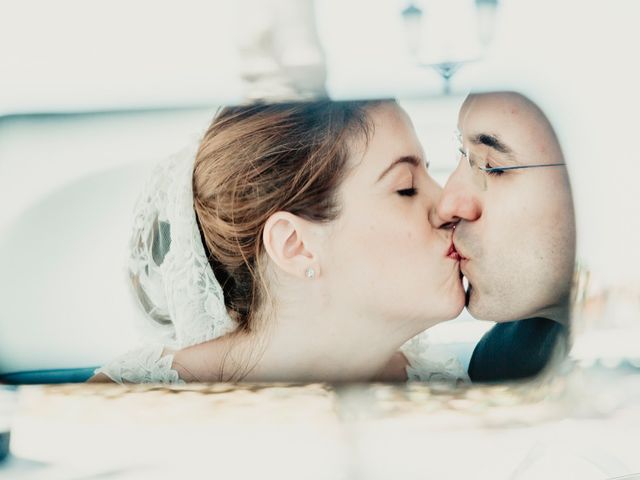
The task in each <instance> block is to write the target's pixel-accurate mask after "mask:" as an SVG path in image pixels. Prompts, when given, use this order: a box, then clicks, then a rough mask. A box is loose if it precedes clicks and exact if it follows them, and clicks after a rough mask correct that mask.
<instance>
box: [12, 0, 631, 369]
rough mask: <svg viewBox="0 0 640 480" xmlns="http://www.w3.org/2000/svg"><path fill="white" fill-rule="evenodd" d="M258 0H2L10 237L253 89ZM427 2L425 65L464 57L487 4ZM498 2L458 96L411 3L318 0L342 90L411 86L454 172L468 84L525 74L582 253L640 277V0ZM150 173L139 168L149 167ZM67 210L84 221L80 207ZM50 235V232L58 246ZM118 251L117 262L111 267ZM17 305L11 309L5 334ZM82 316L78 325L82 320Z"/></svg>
mask: <svg viewBox="0 0 640 480" xmlns="http://www.w3.org/2000/svg"><path fill="white" fill-rule="evenodd" d="M256 1H257V0H247V1H244V2H241V1H237V0H235V1H231V0H229V1H215V2H214V1H205V0H185V1H182V2H180V3H179V4H178V3H169V2H166V3H165V2H154V1H149V0H139V1H135V2H131V1H124V0H114V1H111V2H108V3H105V2H95V1H86V0H84V1H81V0H59V1H55V2H52V1H37V0H2V1H1V2H0V240H2V239H3V237H2V236H5V237H4V238H5V239H7V238H9V237H7V236H6V235H7V232H9V231H10V230H11V229H12V228H13V226H14V225H15V223H16V222H19V221H20V219H21V218H24V215H25V212H29V211H32V210H34V209H35V210H38V209H40V210H41V209H42V208H45V207H43V203H45V204H46V202H47V201H48V200H47V199H48V198H49V196H50V195H52V194H54V193H55V192H59V191H62V190H64V189H65V188H67V187H68V186H70V185H73V184H74V182H82V181H83V179H86V178H89V177H90V176H92V175H94V174H99V173H100V172H107V171H110V170H113V169H126V168H127V167H128V166H131V165H134V164H137V165H141V166H144V165H147V164H148V163H149V162H152V161H154V160H157V159H159V158H162V157H164V156H166V155H168V154H170V153H172V152H175V151H176V150H179V149H180V148H181V147H182V146H183V145H184V144H185V143H186V142H189V141H193V140H194V139H197V137H198V135H199V134H200V133H201V132H202V130H203V129H204V128H206V126H207V124H208V122H209V121H210V119H211V117H212V115H213V113H214V112H215V106H216V105H219V104H222V103H229V102H235V101H238V100H240V99H241V98H242V95H243V87H242V85H241V81H240V80H241V71H240V68H241V59H240V57H239V56H238V53H237V49H236V46H237V43H238V39H241V38H242V36H243V35H244V34H245V33H246V32H245V30H244V28H243V27H244V26H246V25H248V24H249V19H250V18H251V15H252V13H253V12H254V10H255V9H256V8H257V7H256V5H257V3H256ZM276 3H280V4H284V3H286V2H285V0H277V2H276ZM420 4H421V6H422V8H423V9H424V11H425V14H426V15H427V16H428V15H429V14H430V13H431V14H433V13H434V12H437V17H433V16H432V18H438V19H440V20H439V21H438V22H434V21H433V20H432V21H430V23H428V25H429V26H430V28H432V29H435V30H434V31H435V32H436V33H435V34H434V33H433V32H432V33H430V34H428V35H426V37H428V38H438V39H439V42H440V43H439V44H438V45H437V46H436V47H434V49H432V50H430V49H429V48H427V47H429V45H427V47H425V52H424V54H425V55H424V58H423V61H424V62H433V61H441V60H442V59H443V58H446V55H447V54H450V55H452V58H454V59H455V60H460V59H462V60H466V59H473V58H476V57H477V55H478V48H479V47H478V45H475V44H474V43H473V38H474V34H473V32H474V31H475V30H474V29H475V28H476V25H475V23H474V17H473V14H472V12H473V11H474V10H473V9H474V8H475V4H474V2H473V1H472V0H430V1H427V0H425V1H423V2H420ZM498 5H499V8H498V10H497V15H496V18H495V29H494V31H493V41H492V42H491V43H490V44H489V45H488V47H487V48H486V49H484V50H483V57H482V60H481V61H476V62H472V63H469V64H466V65H464V66H463V67H462V68H461V69H460V71H458V73H456V74H455V76H454V77H453V79H452V82H451V89H452V95H451V96H448V97H443V96H442V86H443V82H442V79H441V78H440V76H439V75H438V73H437V72H436V71H435V70H434V69H432V68H430V67H424V66H423V67H420V66H417V65H416V63H415V61H414V59H413V58H412V57H411V55H410V53H409V50H408V48H407V44H406V38H405V31H404V26H403V21H402V17H401V11H402V9H403V8H405V7H406V6H407V2H405V1H400V0H387V1H376V2H370V1H365V0H351V1H338V0H324V1H322V0H318V1H317V2H316V6H315V12H316V17H317V27H318V34H319V37H320V41H321V45H322V48H323V50H324V54H325V57H326V63H327V90H328V92H329V93H330V95H331V96H332V97H333V98H353V97H358V98H360V97H368V96H384V97H389V96H396V97H399V98H409V97H412V98H414V100H413V101H411V102H409V101H407V102H405V101H403V102H401V103H403V105H405V106H406V108H407V109H408V110H409V112H410V114H411V115H412V117H413V120H414V123H415V125H416V128H417V131H418V133H419V135H420V137H421V140H422V142H423V144H424V146H425V150H426V153H427V156H428V157H429V159H430V161H431V164H432V173H433V174H434V176H435V177H436V178H437V179H438V180H439V181H440V182H444V181H445V179H446V176H447V174H448V173H449V172H450V170H451V169H452V168H453V166H454V164H453V155H454V153H453V150H452V148H451V143H450V139H451V131H452V130H453V128H454V126H455V121H456V115H457V109H458V106H459V105H460V103H461V102H462V100H463V99H464V95H465V94H466V93H467V92H468V91H469V90H470V89H497V88H510V89H513V88H517V89H519V90H521V91H523V92H524V93H526V94H528V95H530V96H531V97H532V98H533V99H534V100H535V101H537V102H538V103H540V104H541V106H542V107H543V109H544V110H545V111H546V112H547V113H548V114H549V116H550V118H551V120H552V122H553V123H554V125H555V126H556V128H557V130H558V133H559V137H560V139H561V141H562V143H563V147H564V149H565V152H566V156H567V158H568V161H569V164H570V170H571V173H572V178H573V183H574V191H575V195H576V199H577V215H578V227H579V251H580V256H581V258H585V259H587V261H588V263H589V265H590V267H591V268H592V269H593V270H594V271H595V272H597V273H598V276H599V278H601V279H603V281H610V282H638V278H639V275H640V274H639V273H638V269H637V267H638V265H640V249H638V248H636V245H637V244H638V243H639V242H640V215H638V214H637V207H636V205H637V193H636V192H637V191H638V185H637V184H638V178H639V175H638V174H639V173H640V167H639V166H638V159H637V158H636V153H635V148H634V146H633V142H634V138H635V137H636V135H637V133H636V125H637V123H638V122H637V120H636V111H637V109H638V107H639V106H640V101H639V96H638V91H637V86H638V85H640V69H639V68H638V61H637V52H636V51H635V50H636V49H637V45H640V33H639V32H640V29H638V28H637V22H638V19H640V2H637V1H635V0H613V1H606V2H605V1H602V0H600V1H579V0H566V1H563V2H558V1H553V0H538V1H533V0H503V1H500V2H499V3H498ZM252 21H255V19H253V20H252ZM416 99H417V100H416ZM61 114H63V115H61ZM136 171H137V172H139V174H140V178H142V177H143V173H144V171H145V170H144V168H142V167H141V168H140V169H138V170H136ZM134 180H135V181H134ZM136 181H137V179H131V181H130V182H131V185H135V184H136V183H135V182H136ZM120 194H121V195H123V196H124V195H125V192H120ZM134 194H135V191H133V190H132V191H127V192H126V195H129V197H126V198H125V197H121V202H122V205H125V204H126V202H125V200H127V199H129V198H130V199H131V200H130V201H131V202H133V198H134V197H135V195H134ZM127 201H129V200H127ZM86 207H87V208H98V206H96V205H90V204H87V205H86ZM106 207H107V206H105V205H102V206H100V208H102V209H103V210H104V209H105V208H106ZM40 210H38V211H40ZM110 218H113V222H114V223H113V225H112V226H111V227H109V228H111V235H112V238H111V237H110V240H109V241H112V242H118V241H121V242H122V243H121V245H119V246H115V245H114V247H113V248H114V249H116V248H118V249H121V250H122V251H123V252H124V250H125V248H126V242H127V238H128V233H127V232H128V228H127V225H128V221H129V220H128V217H127V215H126V212H125V214H123V215H121V216H118V217H117V218H116V216H115V215H112V217H110ZM64 221H65V223H66V224H70V225H73V224H74V219H73V218H66V219H65V220H64ZM76 223H77V222H76ZM60 228H61V229H62V228H63V225H60ZM105 228H106V227H105ZM117 229H121V230H122V234H120V233H119V232H120V230H117ZM48 233H49V232H42V241H43V248H44V251H46V240H47V238H48V236H47V235H48ZM116 233H117V234H116ZM118 239H120V240H118ZM19 253H20V254H22V255H24V256H25V258H28V257H30V256H31V257H32V256H33V255H32V252H19ZM92 254H93V255H94V256H95V254H94V252H91V251H89V250H87V251H86V252H84V255H85V256H84V257H83V256H82V255H80V254H79V257H78V258H80V257H81V258H82V261H83V262H87V261H91V258H92V256H91V255H92ZM7 255H12V253H11V252H8V253H7V252H5V256H7ZM117 261H119V259H118V258H111V259H103V262H104V265H105V267H106V266H107V265H109V264H111V265H113V262H117ZM121 273H123V272H121ZM56 278H57V280H56V281H57V282H64V281H66V280H63V279H61V278H58V277H56ZM18 293H19V292H18ZM120 293H121V292H120ZM120 293H119V294H120ZM3 294H6V291H5V292H4V293H3ZM23 294H24V292H23ZM109 294H110V292H102V296H103V297H104V296H105V295H106V296H108V295H109ZM114 295H115V294H114ZM65 300H66V299H64V298H62V299H58V302H59V303H58V304H57V305H58V307H60V309H62V310H61V311H60V312H59V315H60V316H63V317H65V318H68V317H69V316H74V315H79V314H80V313H81V311H82V310H75V311H65V310H64V308H67V307H65ZM90 301H93V300H91V299H87V301H86V302H85V304H86V303H89V302H90ZM14 303H15V302H14ZM67 303H68V302H67ZM63 307H64V308H63ZM20 313H22V312H20V311H14V312H13V313H12V314H14V315H20ZM44 313H45V312H40V314H44ZM116 313H117V312H114V315H116ZM37 314H38V312H36V311H33V315H37ZM86 314H88V315H91V314H93V312H91V311H86ZM6 315H7V314H6V312H5V316H4V318H3V319H2V322H4V323H0V330H3V331H2V332H0V336H5V338H7V335H8V334H7V331H8V330H7V329H8V328H9V327H8V325H9V324H8V322H9V317H7V316H6ZM80 321H81V320H80V319H78V320H77V322H78V325H76V327H74V328H81V326H80V323H79V322H80ZM113 321H119V322H121V323H122V325H123V327H122V328H123V329H125V327H124V325H125V324H126V325H129V322H128V320H127V319H118V320H113ZM52 323H54V324H55V321H53V319H52ZM85 328H87V330H89V328H88V327H85ZM106 330H107V329H106V328H105V331H106ZM109 330H113V329H112V328H111V329H109ZM123 331H126V329H125V330H123ZM52 332H53V329H52ZM115 340H117V339H114V341H115ZM18 343H19V342H17V343H16V344H18ZM43 343H44V342H43ZM107 353H109V352H107V351H104V352H102V354H103V355H107ZM0 362H1V359H0Z"/></svg>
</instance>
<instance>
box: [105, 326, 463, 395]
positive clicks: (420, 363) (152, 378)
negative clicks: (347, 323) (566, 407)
mask: <svg viewBox="0 0 640 480" xmlns="http://www.w3.org/2000/svg"><path fill="white" fill-rule="evenodd" d="M400 350H401V352H402V353H403V354H404V356H405V357H406V358H407V360H408V361H409V365H408V366H407V367H406V371H407V380H408V381H409V382H411V381H420V382H438V383H447V384H451V385H457V384H460V383H469V382H470V380H469V376H468V375H467V372H466V371H465V369H464V368H463V366H462V364H461V363H460V360H459V359H458V358H457V356H456V355H455V354H454V353H453V352H451V351H449V350H448V349H447V348H446V347H445V346H443V345H438V344H433V343H431V342H430V340H429V335H428V333H427V332H423V333H422V334H420V335H417V336H416V337H414V338H412V339H411V340H409V341H408V342H407V343H405V344H404V345H403V346H402V348H401V349H400ZM172 363H173V353H172V350H170V349H167V348H166V347H165V346H164V345H162V344H154V345H148V346H146V347H142V348H140V349H137V350H132V351H130V352H128V353H126V354H124V355H122V356H121V357H118V358H116V359H115V360H113V361H112V362H110V363H109V364H107V365H105V366H104V367H101V368H99V369H97V370H96V373H103V374H105V375H107V376H108V377H109V378H111V380H113V381H114V382H117V383H164V384H183V383H185V382H184V380H182V379H181V378H180V377H179V376H178V372H176V371H175V370H174V369H173V368H172Z"/></svg>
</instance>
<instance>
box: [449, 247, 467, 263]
mask: <svg viewBox="0 0 640 480" xmlns="http://www.w3.org/2000/svg"><path fill="white" fill-rule="evenodd" d="M447 257H449V258H450V259H452V260H455V261H456V262H459V261H461V260H466V257H463V256H462V255H460V253H459V252H458V250H456V246H455V244H454V243H453V242H451V245H450V246H449V250H448V251H447Z"/></svg>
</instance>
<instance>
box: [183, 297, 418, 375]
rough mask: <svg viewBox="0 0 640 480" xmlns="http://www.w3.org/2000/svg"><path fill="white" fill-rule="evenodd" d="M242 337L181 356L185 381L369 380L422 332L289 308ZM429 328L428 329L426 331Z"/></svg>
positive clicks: (352, 315)
mask: <svg viewBox="0 0 640 480" xmlns="http://www.w3.org/2000/svg"><path fill="white" fill-rule="evenodd" d="M256 323H257V327H256V328H255V329H254V331H252V332H238V333H233V334H230V335H227V336H225V337H222V338H219V339H216V340H212V341H210V342H207V343H205V344H202V345H196V346H195V347H190V348H189V349H186V350H183V351H181V352H178V353H177V354H176V356H175V357H174V368H175V369H176V370H178V372H179V374H180V376H181V377H182V378H184V379H185V380H200V381H219V380H224V381H237V380H243V381H248V382H271V381H285V382H316V381H317V382H324V381H326V382H342V381H345V382H346V381H369V380H371V379H373V378H374V377H376V375H378V374H379V373H380V371H382V370H383V369H384V368H385V366H386V365H387V364H388V363H389V361H390V360H391V358H392V357H393V356H394V354H395V353H396V352H397V351H398V348H399V347H400V346H401V345H402V344H403V343H404V342H405V341H406V340H408V339H409V338H410V337H411V336H413V335H415V334H416V333H418V331H419V329H418V331H415V330H416V327H415V323H413V322H411V323H410V322H407V323H403V322H398V325H394V326H393V328H391V326H390V325H389V323H388V321H384V320H382V319H375V318H364V317H362V316H359V315H357V314H355V313H352V312H345V311H341V312H339V311H336V310H335V309H332V308H322V306H320V305H305V306H304V308H302V306H301V308H299V309H298V308H295V306H294V305H291V304H290V305H289V308H288V309H287V310H286V311H281V312H280V313H279V314H278V315H273V316H266V315H265V316H263V317H261V318H258V321H257V322H256ZM425 328H426V327H425Z"/></svg>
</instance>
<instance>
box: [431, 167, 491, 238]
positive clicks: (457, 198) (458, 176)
mask: <svg viewBox="0 0 640 480" xmlns="http://www.w3.org/2000/svg"><path fill="white" fill-rule="evenodd" d="M460 170H461V168H460V167H459V168H458V169H456V171H454V172H453V174H452V175H451V177H449V180H448V181H447V184H446V185H445V187H444V190H443V192H442V195H441V196H440V201H439V202H438V204H437V205H436V212H435V226H437V227H439V228H446V227H448V226H452V225H455V224H456V223H458V222H459V221H461V220H466V221H468V222H473V221H475V220H478V219H479V218H480V216H481V215H482V203H481V199H480V197H479V195H478V191H477V188H476V187H475V186H474V185H473V184H472V182H471V181H470V179H469V178H466V177H465V175H464V172H461V171H460Z"/></svg>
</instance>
